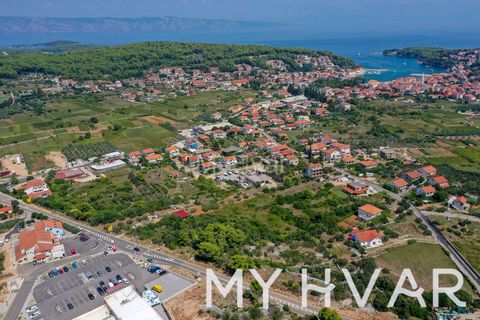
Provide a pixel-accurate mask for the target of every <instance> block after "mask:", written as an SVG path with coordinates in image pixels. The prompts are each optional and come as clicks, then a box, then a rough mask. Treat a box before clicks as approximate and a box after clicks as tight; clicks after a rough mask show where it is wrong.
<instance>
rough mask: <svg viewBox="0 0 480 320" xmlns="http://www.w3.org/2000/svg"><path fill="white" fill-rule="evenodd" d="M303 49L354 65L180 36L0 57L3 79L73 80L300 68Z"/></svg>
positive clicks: (294, 52)
mask: <svg viewBox="0 0 480 320" xmlns="http://www.w3.org/2000/svg"><path fill="white" fill-rule="evenodd" d="M299 54H308V55H311V56H320V55H328V56H330V57H331V59H332V62H333V63H334V64H336V65H338V66H340V67H355V66H356V64H355V62H353V60H351V59H348V58H344V57H340V56H337V55H335V54H334V53H331V52H328V51H313V50H307V49H294V48H280V47H279V48H275V47H266V46H254V45H225V44H202V43H179V42H145V43H138V44H130V45H123V46H105V47H94V48H86V49H82V50H75V51H71V52H66V53H63V54H59V55H47V54H42V53H39V52H31V53H22V54H16V55H10V56H3V57H1V58H0V79H15V78H17V77H18V76H20V75H23V74H27V73H37V72H38V73H44V74H50V75H58V76H63V77H66V78H72V79H75V80H97V79H109V80H117V79H126V78H130V77H140V76H142V75H143V73H144V72H145V71H147V70H149V69H152V68H159V67H163V66H179V67H182V68H185V69H186V70H192V69H202V70H207V69H208V68H209V67H212V66H218V67H220V69H221V70H222V71H233V70H235V69H234V65H235V64H241V63H244V64H248V65H252V66H258V67H264V68H267V65H266V61H267V60H270V59H281V60H283V61H284V62H285V63H286V64H287V66H288V68H289V69H290V70H291V71H294V70H301V67H300V66H298V65H297V64H296V62H295V61H294V58H295V56H296V55H299Z"/></svg>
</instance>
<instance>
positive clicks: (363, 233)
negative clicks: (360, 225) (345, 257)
mask: <svg viewBox="0 0 480 320" xmlns="http://www.w3.org/2000/svg"><path fill="white" fill-rule="evenodd" d="M351 236H352V239H353V240H354V241H355V242H358V243H360V245H362V246H364V247H367V248H373V247H377V246H379V245H381V244H382V238H381V236H380V234H379V233H378V232H377V231H375V230H358V229H354V230H353V231H352V235H351Z"/></svg>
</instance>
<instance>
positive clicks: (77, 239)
mask: <svg viewBox="0 0 480 320" xmlns="http://www.w3.org/2000/svg"><path fill="white" fill-rule="evenodd" d="M60 242H61V243H62V244H63V246H64V247H65V256H67V257H68V256H71V255H72V249H75V250H76V252H77V254H84V253H88V252H90V251H92V250H93V249H95V248H96V247H97V246H98V245H99V242H98V240H97V239H95V238H92V237H90V236H88V235H86V234H83V233H79V234H77V235H75V236H74V237H72V238H65V239H62V240H61V241H60Z"/></svg>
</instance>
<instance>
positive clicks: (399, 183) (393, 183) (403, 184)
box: [387, 178, 408, 190]
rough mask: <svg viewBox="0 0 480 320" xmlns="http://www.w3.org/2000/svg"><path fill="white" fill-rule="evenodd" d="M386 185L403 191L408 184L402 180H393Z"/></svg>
mask: <svg viewBox="0 0 480 320" xmlns="http://www.w3.org/2000/svg"><path fill="white" fill-rule="evenodd" d="M387 184H388V185H390V186H392V187H394V188H395V189H397V190H405V189H406V188H407V187H408V182H407V181H405V180H404V179H402V178H396V179H393V180H392V181H390V182H389V183H387Z"/></svg>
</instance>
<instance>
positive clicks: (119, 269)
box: [33, 254, 156, 320]
mask: <svg viewBox="0 0 480 320" xmlns="http://www.w3.org/2000/svg"><path fill="white" fill-rule="evenodd" d="M107 266H108V267H109V268H110V269H111V272H107V270H106V269H105V268H106V267H107ZM97 272H101V275H99V274H97ZM88 273H91V274H92V278H91V279H87V277H86V275H85V274H88ZM117 274H119V275H121V276H122V277H124V278H127V279H128V280H129V282H130V284H133V285H134V286H135V287H136V288H139V289H143V285H144V284H145V283H147V282H149V281H152V280H153V279H155V278H156V275H155V274H150V273H149V272H148V271H146V270H144V269H142V268H140V267H138V266H137V265H136V264H134V263H133V261H132V260H131V259H130V258H129V257H128V256H127V255H124V254H113V255H109V256H104V255H99V256H96V257H92V258H88V259H86V260H85V264H82V263H79V268H78V269H76V270H72V269H70V270H69V271H68V272H67V273H64V274H62V275H58V276H55V277H51V278H50V277H47V278H46V280H45V282H44V283H42V284H40V285H38V286H37V287H35V289H34V290H33V296H34V298H35V300H36V302H37V304H38V306H39V309H40V312H41V313H42V316H43V317H44V318H45V319H59V320H62V319H72V318H75V317H77V316H79V315H82V314H84V313H86V312H87V311H89V310H92V309H94V308H96V307H99V306H101V305H102V304H103V303H104V301H103V297H101V296H100V295H99V294H98V292H97V287H98V286H99V282H100V281H104V282H105V283H108V282H109V279H115V276H116V275H117ZM89 293H90V294H92V295H93V296H94V299H93V300H90V299H89V297H88V294H89ZM68 304H71V305H72V306H73V309H71V310H69V308H68Z"/></svg>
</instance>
